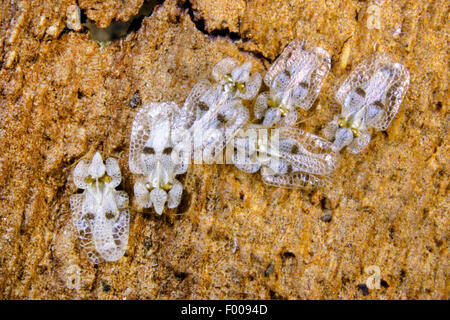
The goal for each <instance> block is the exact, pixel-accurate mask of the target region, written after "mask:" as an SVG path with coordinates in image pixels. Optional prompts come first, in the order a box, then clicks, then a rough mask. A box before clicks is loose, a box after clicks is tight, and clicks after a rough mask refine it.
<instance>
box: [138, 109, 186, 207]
mask: <svg viewBox="0 0 450 320" xmlns="http://www.w3.org/2000/svg"><path fill="white" fill-rule="evenodd" d="M191 123H192V115H189V114H185V113H183V112H182V111H181V110H180V109H179V108H178V106H177V105H176V103H174V102H163V103H148V104H146V105H144V106H143V107H142V108H141V109H140V110H139V111H138V112H137V114H136V116H135V118H134V120H133V126H132V129H131V140H130V153H129V166H130V171H131V172H132V173H134V174H138V175H139V177H138V179H137V181H136V183H135V185H134V193H135V196H136V201H137V202H138V203H139V205H141V206H142V207H144V208H150V207H152V206H153V207H154V209H155V211H156V213H157V214H162V212H163V210H164V206H165V205H166V204H167V207H168V208H175V207H177V206H178V205H179V203H180V201H181V196H182V193H183V186H182V184H181V183H180V182H179V181H178V180H177V179H175V176H177V175H179V174H183V173H185V172H186V170H187V168H188V165H189V159H190V154H191V153H190V147H191V145H190V139H189V138H190V137H189V136H188V135H187V134H186V133H187V130H186V129H187V127H188V126H189V125H190V124H191ZM186 138H187V140H186Z"/></svg>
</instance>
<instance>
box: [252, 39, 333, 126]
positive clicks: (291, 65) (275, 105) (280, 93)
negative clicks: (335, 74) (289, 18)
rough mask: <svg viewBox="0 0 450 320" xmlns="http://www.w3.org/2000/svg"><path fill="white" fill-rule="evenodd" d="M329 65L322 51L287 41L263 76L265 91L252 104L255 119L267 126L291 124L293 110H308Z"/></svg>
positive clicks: (298, 42) (294, 118) (294, 111)
mask: <svg viewBox="0 0 450 320" xmlns="http://www.w3.org/2000/svg"><path fill="white" fill-rule="evenodd" d="M330 65H331V58H330V55H329V54H328V52H327V51H325V50H324V49H322V48H319V47H313V48H307V47H306V44H305V42H303V41H300V40H294V41H293V42H291V43H290V44H289V45H288V46H287V47H286V48H285V49H284V50H283V52H282V53H281V55H280V57H278V59H277V60H276V61H275V62H274V64H273V65H272V66H271V67H270V69H269V71H268V72H267V74H266V75H265V77H264V83H265V84H266V85H267V86H268V87H269V91H266V92H263V93H261V94H260V95H259V96H258V97H257V99H256V101H255V107H254V112H255V116H256V118H258V119H261V120H262V124H263V125H265V126H267V127H271V126H273V125H275V124H276V123H279V124H280V125H282V124H284V125H293V124H295V122H296V120H297V112H296V108H302V109H304V110H307V109H309V108H311V106H312V104H313V103H314V101H315V100H316V98H317V95H318V94H319V91H320V89H321V87H322V82H323V80H324V79H325V77H326V75H327V74H328V71H329V70H330Z"/></svg>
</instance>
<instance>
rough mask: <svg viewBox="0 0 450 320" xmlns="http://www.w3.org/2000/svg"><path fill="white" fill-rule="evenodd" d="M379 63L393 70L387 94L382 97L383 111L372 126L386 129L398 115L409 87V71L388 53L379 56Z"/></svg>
mask: <svg viewBox="0 0 450 320" xmlns="http://www.w3.org/2000/svg"><path fill="white" fill-rule="evenodd" d="M378 61H379V63H380V64H382V65H383V66H385V67H388V68H389V69H390V70H391V78H390V79H389V85H388V87H387V90H386V92H385V94H384V95H383V97H382V101H381V102H382V106H383V112H382V115H381V117H378V118H377V119H376V121H375V122H374V123H371V124H370V126H371V127H373V128H375V129H377V130H380V131H384V130H386V129H387V128H388V127H389V125H390V124H391V122H392V120H393V119H394V117H395V116H396V114H397V112H398V110H399V108H400V105H401V103H402V101H403V98H404V97H405V94H406V91H407V90H408V87H409V71H408V69H406V68H405V66H403V65H402V64H400V63H395V62H393V61H392V60H391V59H390V58H389V57H387V56H386V55H381V56H379V59H378Z"/></svg>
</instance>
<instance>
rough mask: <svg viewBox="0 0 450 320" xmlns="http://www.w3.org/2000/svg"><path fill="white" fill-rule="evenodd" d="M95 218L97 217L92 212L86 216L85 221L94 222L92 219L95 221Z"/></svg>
mask: <svg viewBox="0 0 450 320" xmlns="http://www.w3.org/2000/svg"><path fill="white" fill-rule="evenodd" d="M94 217H95V215H94V214H93V213H91V212H88V213H86V214H85V215H84V219H86V220H92V219H94Z"/></svg>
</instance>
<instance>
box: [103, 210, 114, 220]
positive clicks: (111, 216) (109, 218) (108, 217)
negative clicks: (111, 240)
mask: <svg viewBox="0 0 450 320" xmlns="http://www.w3.org/2000/svg"><path fill="white" fill-rule="evenodd" d="M105 217H106V219H108V220H111V219H113V218H114V213H112V212H107V213H105Z"/></svg>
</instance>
